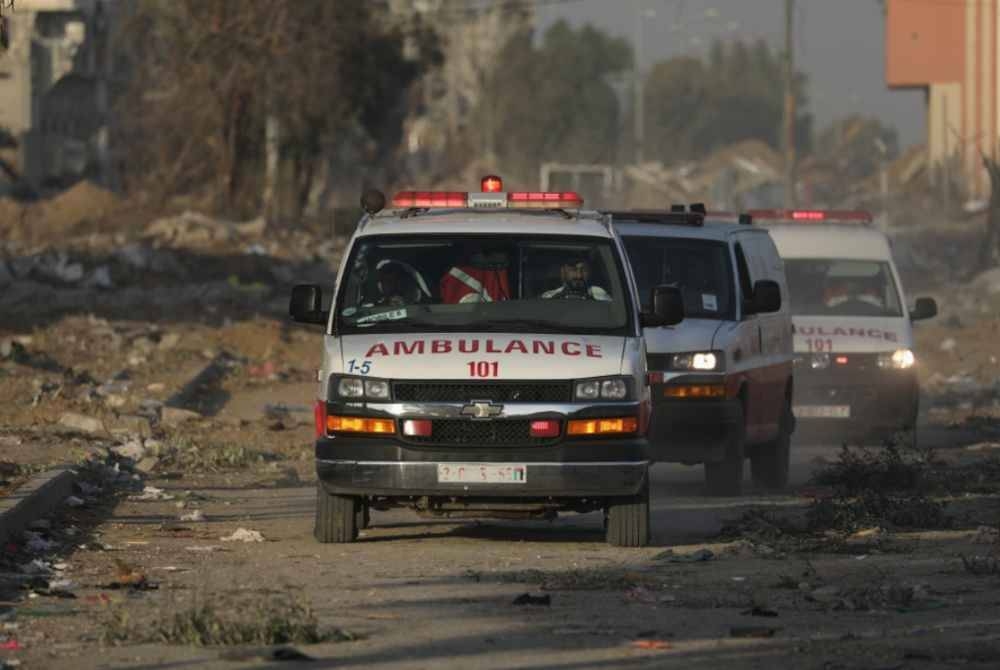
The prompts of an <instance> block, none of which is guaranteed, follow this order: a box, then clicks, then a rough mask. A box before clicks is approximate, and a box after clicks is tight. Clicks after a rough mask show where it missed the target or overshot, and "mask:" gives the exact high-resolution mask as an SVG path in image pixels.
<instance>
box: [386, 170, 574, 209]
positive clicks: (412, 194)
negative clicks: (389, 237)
mask: <svg viewBox="0 0 1000 670" xmlns="http://www.w3.org/2000/svg"><path fill="white" fill-rule="evenodd" d="M480 188H481V189H482V190H481V191H480V192H478V193H476V192H466V191H400V192H399V193H397V194H396V196H395V197H394V198H393V199H392V207H393V208H394V209H553V210H566V209H580V208H582V207H583V198H581V197H580V195H579V194H578V193H576V192H575V191H511V192H504V190H503V180H502V179H500V177H497V176H496V175H487V176H485V177H483V178H482V180H481V181H480Z"/></svg>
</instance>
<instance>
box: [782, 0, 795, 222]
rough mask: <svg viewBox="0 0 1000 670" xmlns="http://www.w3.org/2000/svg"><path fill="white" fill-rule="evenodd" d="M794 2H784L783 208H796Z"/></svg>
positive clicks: (790, 0)
mask: <svg viewBox="0 0 1000 670" xmlns="http://www.w3.org/2000/svg"><path fill="white" fill-rule="evenodd" d="M795 116H796V109H795V0H785V119H784V121H785V124H784V125H785V133H784V134H785V147H784V148H785V206H786V207H787V208H789V209H792V208H794V207H795V206H796V200H797V198H796V193H795V184H796V177H795Z"/></svg>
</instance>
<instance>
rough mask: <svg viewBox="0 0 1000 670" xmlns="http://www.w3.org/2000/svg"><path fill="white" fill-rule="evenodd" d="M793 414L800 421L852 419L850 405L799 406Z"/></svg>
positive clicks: (794, 409) (794, 408)
mask: <svg viewBox="0 0 1000 670" xmlns="http://www.w3.org/2000/svg"><path fill="white" fill-rule="evenodd" d="M792 412H793V413H794V414H795V417H796V418H799V419H850V418H851V406H850V405H798V406H796V407H793V408H792Z"/></svg>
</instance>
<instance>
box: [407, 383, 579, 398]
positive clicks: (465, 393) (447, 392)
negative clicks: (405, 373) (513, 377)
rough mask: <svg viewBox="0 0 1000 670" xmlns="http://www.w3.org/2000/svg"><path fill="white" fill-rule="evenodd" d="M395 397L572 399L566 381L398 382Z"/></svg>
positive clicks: (570, 390)
mask: <svg viewBox="0 0 1000 670" xmlns="http://www.w3.org/2000/svg"><path fill="white" fill-rule="evenodd" d="M393 394H394V396H393V397H394V398H395V399H396V400H398V401H402V402H471V401H473V400H491V401H493V402H533V403H539V402H556V403H565V402H570V401H571V399H572V389H571V388H570V385H569V383H568V382H547V383H541V384H539V383H522V382H508V383H497V382H494V383H490V382H487V383H484V384H469V383H457V384H453V383H448V382H426V383H418V382H397V383H395V384H393Z"/></svg>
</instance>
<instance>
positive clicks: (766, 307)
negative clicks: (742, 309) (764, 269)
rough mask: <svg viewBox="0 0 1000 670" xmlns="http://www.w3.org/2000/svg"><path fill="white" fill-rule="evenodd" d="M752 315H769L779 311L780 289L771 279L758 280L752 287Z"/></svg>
mask: <svg viewBox="0 0 1000 670" xmlns="http://www.w3.org/2000/svg"><path fill="white" fill-rule="evenodd" d="M750 302H751V307H752V309H753V313H754V314H770V313H772V312H777V311H778V310H780V309H781V287H780V286H778V282H776V281H774V280H771V279H761V280H758V281H757V282H756V283H754V285H753V299H752V300H751V301H750Z"/></svg>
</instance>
